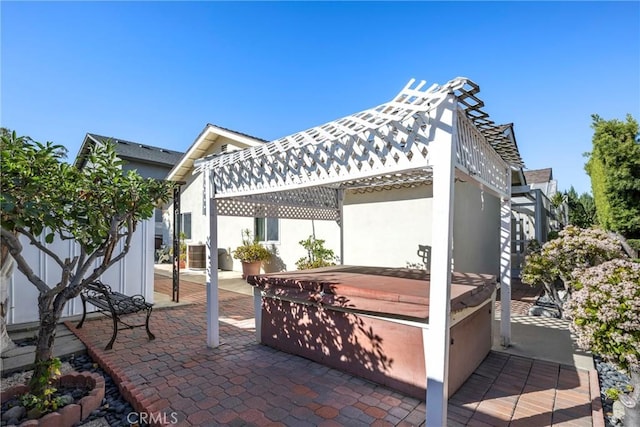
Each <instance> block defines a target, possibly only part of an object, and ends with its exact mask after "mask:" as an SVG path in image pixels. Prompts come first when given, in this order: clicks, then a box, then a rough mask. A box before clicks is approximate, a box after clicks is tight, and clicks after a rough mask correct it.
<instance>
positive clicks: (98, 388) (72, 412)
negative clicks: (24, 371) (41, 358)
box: [0, 372, 104, 427]
mask: <svg viewBox="0 0 640 427" xmlns="http://www.w3.org/2000/svg"><path fill="white" fill-rule="evenodd" d="M56 385H58V386H68V387H74V386H77V387H85V388H89V389H90V391H89V394H87V395H86V396H85V397H83V398H82V399H80V401H79V402H78V403H72V404H70V405H66V406H63V407H62V408H60V409H58V410H57V411H56V412H51V413H49V414H47V415H45V416H44V417H42V418H40V419H37V420H26V421H24V422H22V423H21V424H20V426H25V427H26V426H29V427H31V426H45V427H72V426H73V425H75V424H77V423H79V422H80V421H82V420H84V419H85V418H87V417H88V416H89V415H90V414H91V412H93V411H95V410H96V409H98V408H99V407H100V404H101V403H102V399H103V398H104V378H102V376H101V375H98V374H95V373H91V372H77V373H72V374H67V375H63V376H61V377H60V378H59V379H58V381H57V382H56ZM28 391H29V387H27V386H26V385H18V386H14V387H11V388H9V389H7V390H5V391H3V392H2V396H0V399H1V400H2V401H3V402H4V401H6V400H9V399H12V398H14V397H15V396H19V395H21V394H25V393H27V392H28Z"/></svg>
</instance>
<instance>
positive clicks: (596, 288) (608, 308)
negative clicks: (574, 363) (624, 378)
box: [565, 259, 640, 370]
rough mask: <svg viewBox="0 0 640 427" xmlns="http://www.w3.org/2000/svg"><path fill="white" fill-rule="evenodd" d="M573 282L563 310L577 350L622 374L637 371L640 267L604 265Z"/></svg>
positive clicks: (622, 262)
mask: <svg viewBox="0 0 640 427" xmlns="http://www.w3.org/2000/svg"><path fill="white" fill-rule="evenodd" d="M575 281H576V283H577V284H578V285H579V290H577V291H575V292H574V293H573V294H572V295H571V299H569V301H567V303H566V304H565V310H566V314H567V316H568V317H569V318H571V319H572V324H571V330H572V331H573V332H574V333H575V334H576V336H577V343H578V346H580V348H583V349H586V350H591V351H593V352H595V353H598V354H600V355H601V356H602V357H604V358H608V360H609V361H610V362H612V363H614V364H617V365H618V366H620V367H621V368H623V369H625V370H629V369H631V368H633V367H636V368H640V263H637V262H633V261H631V260H628V259H615V260H612V261H607V262H605V263H603V264H600V265H598V266H596V267H591V268H588V269H585V270H582V271H579V272H576V277H575Z"/></svg>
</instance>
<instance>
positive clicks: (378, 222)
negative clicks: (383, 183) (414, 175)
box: [344, 186, 432, 267]
mask: <svg viewBox="0 0 640 427" xmlns="http://www.w3.org/2000/svg"><path fill="white" fill-rule="evenodd" d="M431 197H432V188H431V186H420V187H417V188H413V189H399V190H389V191H377V192H372V193H365V194H354V193H352V192H348V193H347V194H346V195H345V201H344V224H345V230H344V247H345V249H344V251H345V259H344V262H345V264H349V265H366V266H381V267H407V264H408V263H411V264H417V263H421V262H422V260H421V259H420V257H418V255H417V251H418V245H431V226H430V224H431V206H432V205H431V201H432V199H431Z"/></svg>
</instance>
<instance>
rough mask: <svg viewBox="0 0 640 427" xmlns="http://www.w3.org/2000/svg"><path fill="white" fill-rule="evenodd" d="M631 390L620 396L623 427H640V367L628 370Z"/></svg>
mask: <svg viewBox="0 0 640 427" xmlns="http://www.w3.org/2000/svg"><path fill="white" fill-rule="evenodd" d="M629 377H630V378H631V385H632V386H633V392H631V393H630V394H625V395H622V396H620V403H622V406H624V425H625V427H640V367H636V368H635V369H630V370H629Z"/></svg>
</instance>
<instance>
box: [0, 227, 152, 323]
mask: <svg viewBox="0 0 640 427" xmlns="http://www.w3.org/2000/svg"><path fill="white" fill-rule="evenodd" d="M154 227H155V225H154V220H153V218H152V219H150V220H146V221H143V222H141V223H139V224H138V227H137V229H136V232H135V233H134V235H133V239H132V243H131V248H130V249H129V253H128V254H127V256H126V257H125V258H124V259H122V260H121V261H120V262H119V263H117V264H116V265H114V266H112V267H111V268H110V269H109V270H107V271H106V272H105V273H104V274H103V275H102V277H101V280H102V282H103V283H105V284H107V285H109V286H111V289H113V290H114V291H118V292H122V293H124V294H127V295H135V294H140V295H143V296H144V297H145V299H146V300H147V301H149V302H151V303H153V262H154V259H153V256H154ZM21 243H22V244H23V246H24V250H23V255H24V257H25V259H26V260H27V261H28V262H29V265H30V266H31V268H32V269H33V271H34V272H35V273H36V274H37V275H38V276H39V277H41V278H43V279H44V280H45V282H46V283H47V284H48V285H49V286H52V285H54V284H55V283H57V281H58V280H60V267H59V266H58V265H57V264H56V263H55V262H53V260H51V258H49V257H48V256H46V255H45V254H43V253H42V252H41V251H39V250H38V249H36V248H35V247H33V246H32V245H30V244H29V243H28V241H27V240H26V239H21ZM47 246H48V247H49V248H50V249H52V250H53V251H54V252H55V253H56V254H58V255H59V256H60V257H61V258H63V259H64V258H65V257H70V258H73V257H74V256H75V255H77V253H78V252H79V248H78V246H77V244H76V243H75V242H73V241H62V240H55V241H54V242H53V243H51V244H50V245H47ZM119 249H122V245H121V246H120V248H119ZM8 285H9V315H8V316H7V323H8V324H10V325H11V324H17V323H26V322H35V321H37V320H38V291H37V289H36V287H35V286H34V285H33V284H32V283H31V282H29V280H27V278H26V277H25V276H24V275H23V274H22V273H21V272H19V271H18V270H17V269H15V268H14V272H13V276H12V278H11V279H10V281H9V283H8ZM89 307H91V306H89ZM77 314H82V302H81V301H80V298H79V297H78V298H75V299H73V300H71V301H69V302H68V303H67V306H66V307H65V308H64V311H63V317H69V316H74V315H77Z"/></svg>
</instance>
